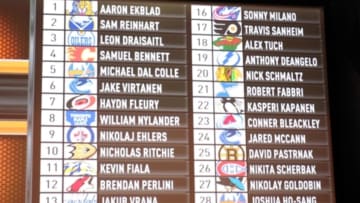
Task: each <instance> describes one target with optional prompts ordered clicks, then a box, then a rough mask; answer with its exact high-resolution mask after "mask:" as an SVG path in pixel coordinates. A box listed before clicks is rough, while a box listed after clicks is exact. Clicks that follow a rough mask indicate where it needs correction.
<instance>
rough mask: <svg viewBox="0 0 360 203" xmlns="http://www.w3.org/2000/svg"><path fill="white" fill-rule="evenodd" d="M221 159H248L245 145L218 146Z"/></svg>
mask: <svg viewBox="0 0 360 203" xmlns="http://www.w3.org/2000/svg"><path fill="white" fill-rule="evenodd" d="M217 152H218V155H219V160H226V161H244V160H245V159H246V152H245V147H244V146H241V145H221V146H217Z"/></svg>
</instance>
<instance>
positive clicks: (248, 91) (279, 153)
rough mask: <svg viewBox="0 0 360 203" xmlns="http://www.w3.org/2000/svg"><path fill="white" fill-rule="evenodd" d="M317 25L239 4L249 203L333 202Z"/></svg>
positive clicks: (306, 17)
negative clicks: (240, 12) (240, 6)
mask: <svg viewBox="0 0 360 203" xmlns="http://www.w3.org/2000/svg"><path fill="white" fill-rule="evenodd" d="M321 20H322V13H321V10H320V9H315V8H314V9H309V8H306V9H305V8H301V7H298V8H292V9H288V8H285V7H276V8H275V7H258V6H257V7H255V6H243V7H242V34H243V57H244V58H243V63H244V72H245V74H244V84H245V88H244V89H245V103H246V106H245V113H246V146H247V164H248V198H249V202H252V203H260V202H271V203H277V202H279V203H295V202H297V203H298V202H306V203H331V202H334V201H335V200H334V197H333V196H332V191H331V190H332V185H331V184H332V180H331V173H332V171H331V165H330V164H331V153H330V150H331V149H330V148H329V129H328V125H329V123H328V107H327V102H326V101H327V92H326V86H325V82H326V80H325V71H324V69H325V62H324V61H325V57H324V55H323V53H322V52H323V50H324V48H323V44H324V43H323V36H322V34H323V32H322V29H323V28H322V27H321Z"/></svg>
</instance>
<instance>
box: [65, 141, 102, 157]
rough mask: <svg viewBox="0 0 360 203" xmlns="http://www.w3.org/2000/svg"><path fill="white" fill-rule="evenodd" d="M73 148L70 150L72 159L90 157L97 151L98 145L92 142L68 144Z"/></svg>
mask: <svg viewBox="0 0 360 203" xmlns="http://www.w3.org/2000/svg"><path fill="white" fill-rule="evenodd" d="M68 146H69V147H70V148H72V150H71V151H70V154H71V156H70V158H71V159H89V158H90V157H92V156H93V155H94V154H95V153H96V147H95V146H94V145H92V144H80V143H76V144H70V145H68Z"/></svg>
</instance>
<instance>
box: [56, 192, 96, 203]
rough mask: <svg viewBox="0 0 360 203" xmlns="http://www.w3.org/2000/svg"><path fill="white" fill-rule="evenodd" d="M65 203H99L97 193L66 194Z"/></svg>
mask: <svg viewBox="0 0 360 203" xmlns="http://www.w3.org/2000/svg"><path fill="white" fill-rule="evenodd" d="M63 202H64V203H97V194H96V193H75V194H74V193H64V201H63Z"/></svg>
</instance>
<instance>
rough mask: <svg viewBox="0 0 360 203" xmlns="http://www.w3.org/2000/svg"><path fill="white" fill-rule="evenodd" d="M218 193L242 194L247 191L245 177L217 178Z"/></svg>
mask: <svg viewBox="0 0 360 203" xmlns="http://www.w3.org/2000/svg"><path fill="white" fill-rule="evenodd" d="M216 183H217V190H218V191H219V192H244V191H246V190H247V186H246V177H217V181H216Z"/></svg>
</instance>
